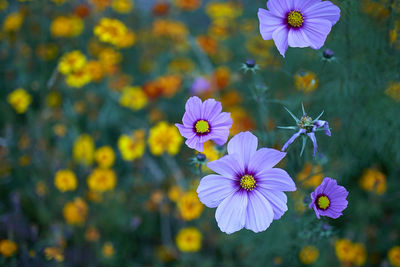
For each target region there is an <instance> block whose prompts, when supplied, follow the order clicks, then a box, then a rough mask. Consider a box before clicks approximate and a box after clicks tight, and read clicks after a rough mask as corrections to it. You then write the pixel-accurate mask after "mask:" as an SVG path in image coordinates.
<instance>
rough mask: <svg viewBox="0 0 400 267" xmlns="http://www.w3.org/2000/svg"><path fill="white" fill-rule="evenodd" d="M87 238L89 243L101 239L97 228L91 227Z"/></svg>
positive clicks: (87, 232)
mask: <svg viewBox="0 0 400 267" xmlns="http://www.w3.org/2000/svg"><path fill="white" fill-rule="evenodd" d="M85 238H86V240H87V241H89V242H96V241H97V240H99V238H100V234H99V231H98V230H97V228H96V227H93V226H90V227H89V228H88V229H87V230H86V232H85Z"/></svg>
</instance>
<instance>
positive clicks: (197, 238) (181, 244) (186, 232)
mask: <svg viewBox="0 0 400 267" xmlns="http://www.w3.org/2000/svg"><path fill="white" fill-rule="evenodd" d="M201 241H202V235H201V232H200V231H199V230H197V228H195V227H188V228H183V229H181V230H180V231H179V232H178V234H177V235H176V246H177V247H178V249H179V250H180V251H182V252H197V251H199V250H200V249H201Z"/></svg>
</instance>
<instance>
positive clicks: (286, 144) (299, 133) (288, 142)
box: [281, 129, 306, 151]
mask: <svg viewBox="0 0 400 267" xmlns="http://www.w3.org/2000/svg"><path fill="white" fill-rule="evenodd" d="M305 132H306V130H304V129H300V131H298V132H297V133H295V134H294V135H292V137H290V138H289V140H287V141H286V143H285V144H284V145H283V147H282V150H281V151H285V150H286V149H287V147H288V146H290V145H291V144H292V143H293V142H294V140H296V138H297V137H299V136H300V135H301V134H304V133H305Z"/></svg>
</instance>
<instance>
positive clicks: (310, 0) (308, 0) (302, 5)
mask: <svg viewBox="0 0 400 267" xmlns="http://www.w3.org/2000/svg"><path fill="white" fill-rule="evenodd" d="M317 3H321V0H303V1H301V2H299V3H298V9H299V10H301V11H302V12H304V11H305V10H307V9H308V8H309V7H311V6H313V5H315V4H317Z"/></svg>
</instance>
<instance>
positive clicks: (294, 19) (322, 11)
mask: <svg viewBox="0 0 400 267" xmlns="http://www.w3.org/2000/svg"><path fill="white" fill-rule="evenodd" d="M267 8H268V10H265V9H262V8H260V9H259V10H258V19H259V21H260V33H261V36H262V38H263V39H264V40H270V39H274V42H275V45H276V47H277V48H278V50H279V53H281V55H282V56H283V57H285V52H286V50H287V48H288V46H291V47H308V46H309V47H311V48H313V49H320V48H321V47H322V46H323V45H324V43H325V40H326V37H327V36H328V34H329V32H330V31H331V28H332V26H333V25H335V24H336V22H337V21H338V20H339V18H340V9H339V8H338V7H337V6H335V5H334V4H332V3H331V2H329V1H323V2H321V0H269V1H268V2H267Z"/></svg>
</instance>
